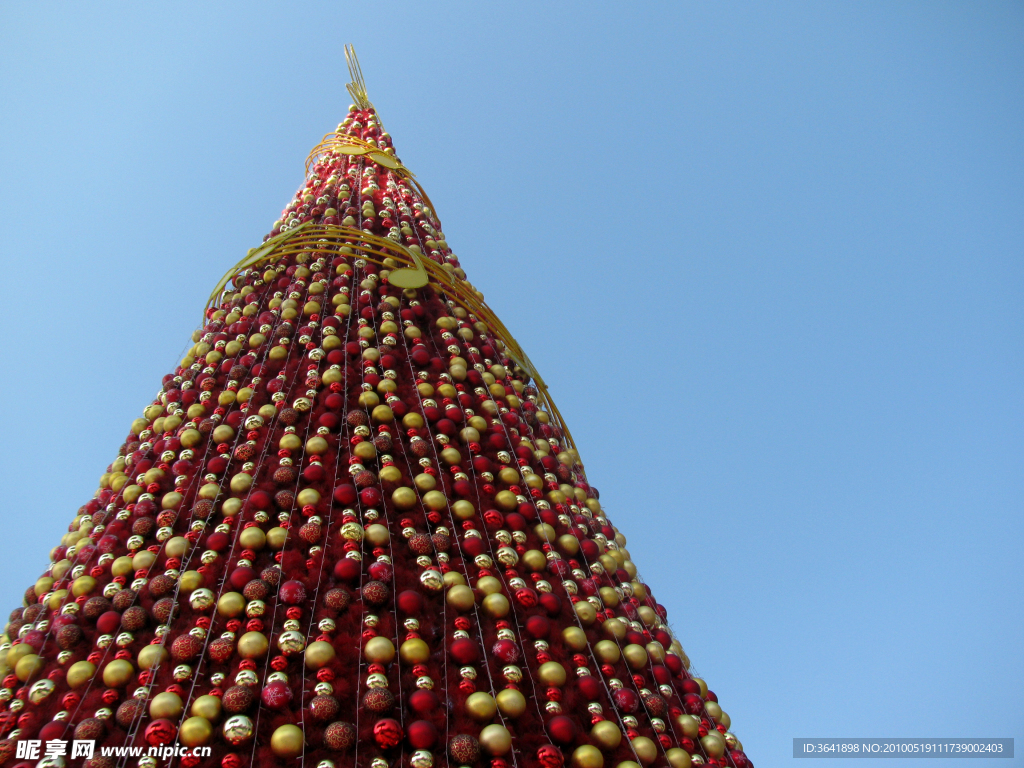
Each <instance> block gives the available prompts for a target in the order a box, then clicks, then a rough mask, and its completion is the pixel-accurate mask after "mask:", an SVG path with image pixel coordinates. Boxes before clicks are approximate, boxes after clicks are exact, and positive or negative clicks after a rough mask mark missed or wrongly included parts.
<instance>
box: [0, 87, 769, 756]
mask: <svg viewBox="0 0 1024 768" xmlns="http://www.w3.org/2000/svg"><path fill="white" fill-rule="evenodd" d="M336 137H337V138H338V140H339V144H338V146H337V147H335V148H334V149H331V148H330V147H328V148H327V150H326V151H323V152H321V153H319V155H318V156H317V157H316V159H315V162H313V163H312V166H311V168H310V172H309V174H308V176H307V179H306V181H305V183H304V185H303V186H302V187H301V188H300V189H299V191H298V192H297V194H296V196H295V198H294V199H293V200H292V201H291V202H290V203H289V204H288V206H287V207H286V208H285V210H284V212H283V214H282V216H281V219H280V220H279V221H277V222H275V224H274V227H273V229H272V231H271V232H270V234H269V235H268V236H267V239H268V240H269V239H270V238H275V237H279V236H281V235H282V234H285V235H286V234H287V233H289V231H290V230H293V229H296V228H298V227H300V226H303V225H307V224H312V225H314V226H317V227H327V228H330V227H335V228H339V229H338V231H342V232H344V233H347V234H346V236H345V237H343V238H337V237H332V238H327V237H325V238H322V239H320V240H319V241H317V240H314V241H313V242H311V243H308V244H307V245H305V246H303V247H301V248H298V249H291V250H287V249H283V250H282V252H281V254H280V255H279V256H277V257H275V258H271V259H268V260H267V261H266V262H265V263H261V264H258V265H254V266H251V267H247V268H245V269H243V270H241V271H240V272H238V273H237V274H236V275H235V276H234V278H233V280H232V281H231V283H232V284H231V285H230V287H229V288H228V289H227V290H226V291H225V292H224V293H223V295H222V296H221V297H220V300H219V302H217V303H216V304H215V305H214V306H212V307H211V308H210V309H209V310H208V311H207V316H206V319H205V324H204V326H203V327H202V328H200V329H199V330H197V331H196V332H195V334H194V335H193V339H192V341H193V346H192V347H191V348H190V349H189V351H188V354H187V355H186V356H185V358H184V359H183V360H182V361H181V363H180V365H179V366H177V367H176V368H175V370H174V371H173V372H172V373H169V374H168V375H166V376H165V377H164V379H163V382H162V386H161V389H160V392H159V393H158V394H157V396H156V397H155V398H154V399H153V401H152V403H150V404H149V405H148V406H146V408H145V409H144V410H143V413H142V416H141V417H140V418H139V419H136V420H135V421H134V422H133V423H132V426H131V432H130V434H129V435H128V436H127V438H126V440H125V442H124V444H123V445H122V446H121V448H120V450H119V452H118V456H117V458H116V459H115V460H114V461H113V463H112V464H111V465H110V466H109V467H108V468H107V471H106V472H104V473H103V475H102V476H101V477H100V482H99V489H98V490H97V492H96V493H95V495H94V497H93V498H92V499H90V500H89V501H88V502H87V503H86V504H85V505H83V506H82V507H81V508H80V509H79V510H78V513H77V515H76V516H75V518H74V520H73V521H72V522H71V524H70V525H69V527H68V533H67V534H65V535H64V536H63V537H62V539H61V542H60V544H59V545H58V546H57V547H55V548H54V549H53V551H52V552H51V553H50V560H51V563H50V565H49V567H48V568H47V570H46V572H45V573H44V574H43V575H42V576H41V577H40V578H39V579H38V580H37V581H36V582H35V583H34V584H33V585H32V586H30V587H29V588H28V589H27V590H26V592H25V600H24V606H23V607H20V608H17V609H15V610H14V611H13V612H12V613H11V615H10V618H9V621H8V623H7V625H6V628H5V633H4V635H3V637H2V638H0V641H2V645H0V675H2V687H0V765H3V766H16V768H27V767H28V766H45V767H47V768H49V767H51V766H52V767H53V768H60V767H61V766H65V765H70V764H82V765H84V766H85V768H121V767H122V766H126V765H129V764H130V765H137V766H139V767H140V768H155V767H156V766H157V764H158V761H157V758H156V757H152V756H149V755H147V754H142V756H135V757H127V756H120V757H115V756H108V755H104V754H101V750H100V749H99V748H98V747H97V749H96V750H95V752H94V754H93V756H92V757H90V758H88V759H85V760H81V759H71V758H69V757H66V756H60V755H54V756H49V757H43V758H42V759H41V760H36V761H19V760H18V759H17V757H16V755H17V742H18V741H19V740H25V739H40V740H44V741H47V740H54V739H64V740H69V739H77V740H94V741H95V742H96V743H97V745H100V746H122V745H138V746H144V747H147V748H148V747H151V746H156V747H159V746H163V745H169V744H180V745H182V746H184V747H187V748H188V749H187V750H181V751H182V752H187V754H175V755H174V756H172V757H171V758H170V760H169V763H168V764H175V763H178V764H180V765H181V766H183V768H197V767H198V766H217V765H219V766H222V768H247V767H248V766H257V765H258V766H277V765H288V764H294V763H295V762H296V761H300V762H301V763H302V764H303V765H307V764H308V765H316V766H318V768H340V767H341V766H356V767H358V768H394V767H397V766H411V767H412V768H441V767H442V766H443V767H444V768H456V767H457V766H465V767H467V768H563V767H564V766H567V765H568V766H572V767H573V768H605V766H608V767H609V768H611V767H612V766H616V767H617V768H641V767H642V768H687V766H691V765H709V766H730V767H731V768H749V767H750V766H751V765H752V764H751V762H750V760H749V759H748V758H747V757H746V755H745V753H744V752H743V748H742V745H741V743H740V742H739V740H738V739H737V738H736V737H735V736H734V735H733V734H732V732H731V731H730V730H729V729H730V727H731V722H730V718H729V716H728V715H727V714H726V713H725V712H724V711H723V710H722V708H721V707H720V706H719V704H718V700H717V697H716V696H715V694H714V693H713V692H711V691H710V690H708V688H707V686H706V684H705V683H704V681H703V680H701V679H699V678H697V677H694V676H693V675H692V674H691V673H690V671H689V668H690V663H689V660H688V658H687V657H686V655H685V653H684V652H683V650H682V647H681V645H680V644H679V641H678V640H677V639H675V637H674V636H673V634H672V631H671V629H670V628H669V627H668V625H667V624H666V621H667V617H666V613H665V610H664V608H663V607H662V606H661V605H660V604H658V603H657V602H656V601H655V599H654V597H653V595H652V593H651V590H650V588H649V587H647V586H646V585H645V584H644V582H643V581H642V580H641V579H640V578H639V576H638V573H637V569H636V566H635V565H634V564H633V562H632V560H631V557H630V555H629V552H628V550H627V549H626V546H625V545H626V539H625V536H624V535H623V534H622V533H621V532H619V530H618V529H617V528H616V527H614V526H613V525H612V524H611V522H610V521H609V520H608V517H607V515H606V514H605V512H604V510H603V509H602V507H601V503H600V501H599V496H598V492H597V490H596V489H595V488H593V487H592V486H591V485H590V484H589V482H588V481H587V478H586V475H585V473H584V470H583V466H582V464H581V463H580V459H579V455H578V454H577V452H576V451H575V449H574V448H573V447H572V445H571V442H570V441H569V439H568V436H567V435H566V434H565V433H564V431H563V430H562V429H560V427H559V426H558V424H557V420H556V419H553V418H552V417H551V415H550V414H549V413H548V412H547V411H546V409H545V407H544V403H543V398H542V397H540V392H539V391H538V389H537V388H536V387H535V386H534V384H533V382H531V380H530V377H529V374H528V373H527V372H526V371H524V370H523V369H522V368H521V367H520V366H519V365H517V364H516V362H515V361H514V359H513V358H512V357H511V356H510V354H509V351H508V350H507V348H506V345H505V344H503V343H502V341H501V338H500V335H499V334H497V333H496V331H495V329H494V328H491V327H489V326H488V324H487V323H486V322H484V321H483V320H482V319H481V317H479V316H477V315H476V314H474V313H473V312H471V311H467V309H466V308H465V307H463V306H461V305H460V304H459V302H456V301H454V300H453V299H452V297H451V295H450V293H449V292H446V287H445V285H443V284H439V283H437V282H431V283H429V284H428V285H426V286H425V287H423V288H421V289H410V288H405V289H403V288H400V287H398V286H396V285H394V284H392V283H391V282H390V281H389V274H390V273H391V272H393V271H395V270H397V269H399V268H401V267H403V266H404V265H402V264H400V263H399V262H397V261H396V260H394V259H389V258H384V259H383V260H375V259H371V258H367V257H366V253H367V247H365V246H366V243H364V242H363V241H362V240H361V239H360V233H363V235H364V236H365V237H367V238H370V237H376V238H386V239H387V240H388V241H390V242H393V243H395V244H397V245H400V246H402V247H403V248H405V249H406V250H407V251H408V252H411V253H414V254H416V255H418V256H420V257H422V258H423V259H430V260H432V261H433V262H434V263H436V264H437V265H439V266H440V267H441V268H443V269H444V270H445V271H446V272H447V274H448V275H449V276H450V277H451V280H452V281H453V284H454V282H455V281H460V282H461V283H463V284H465V285H467V286H468V285H469V284H468V283H465V280H466V275H465V273H464V271H463V270H462V267H461V266H460V263H459V260H458V258H457V257H456V256H455V255H454V254H453V253H452V251H451V249H450V248H449V247H448V243H447V241H446V239H445V236H444V233H443V232H442V229H441V225H440V223H439V221H438V220H437V218H436V215H435V213H434V211H433V210H432V208H431V207H430V205H429V201H427V200H426V199H425V197H424V196H423V195H422V194H421V192H420V190H419V188H418V186H417V185H415V184H413V183H412V182H411V180H410V177H409V175H408V173H407V172H405V171H404V167H402V166H401V165H400V163H398V162H397V158H396V157H395V154H394V149H393V146H392V142H391V137H390V136H389V135H388V134H387V133H385V132H384V131H383V129H382V126H381V123H380V120H379V118H378V116H377V114H376V112H375V111H374V109H373V107H372V105H369V104H368V103H365V104H357V105H354V106H353V107H352V108H351V110H350V112H349V115H348V117H347V118H346V119H345V120H344V122H342V123H341V124H340V125H339V126H338V129H337V132H336ZM342 139H346V140H347V141H348V142H349V144H352V143H353V142H358V143H359V145H360V146H361V147H371V148H376V150H377V152H378V154H376V155H374V154H372V153H368V152H365V151H362V152H352V151H350V150H346V148H345V147H346V146H347V145H346V144H345V142H344V141H342ZM375 158H377V159H375ZM378 160H379V161H378ZM378 261H379V262H380V263H378ZM202 747H208V748H209V749H208V750H207V751H202V750H199V751H193V750H194V749H195V748H202Z"/></svg>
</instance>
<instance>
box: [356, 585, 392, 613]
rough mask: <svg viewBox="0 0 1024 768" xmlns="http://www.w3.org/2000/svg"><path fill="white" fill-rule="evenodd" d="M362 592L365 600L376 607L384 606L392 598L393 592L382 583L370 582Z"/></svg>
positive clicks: (364, 586)
mask: <svg viewBox="0 0 1024 768" xmlns="http://www.w3.org/2000/svg"><path fill="white" fill-rule="evenodd" d="M361 591H362V595H363V600H364V601H366V602H367V603H369V604H370V605H372V606H374V607H379V606H382V605H384V604H385V603H386V602H387V601H388V599H389V598H390V597H391V590H390V589H388V586H387V585H386V584H384V583H383V582H381V581H368V582H366V583H365V584H364V585H363V588H362V590H361Z"/></svg>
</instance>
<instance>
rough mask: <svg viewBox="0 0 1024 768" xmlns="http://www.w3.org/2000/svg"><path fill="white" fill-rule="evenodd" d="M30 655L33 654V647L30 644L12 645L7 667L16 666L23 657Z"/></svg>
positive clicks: (8, 653) (8, 654) (8, 652)
mask: <svg viewBox="0 0 1024 768" xmlns="http://www.w3.org/2000/svg"><path fill="white" fill-rule="evenodd" d="M30 653H32V646H31V645H29V644H28V643H18V644H17V645H12V646H11V648H10V650H8V651H7V666H8V667H13V666H16V665H17V663H18V661H19V660H20V659H21V658H22V657H24V656H28V655H29V654H30Z"/></svg>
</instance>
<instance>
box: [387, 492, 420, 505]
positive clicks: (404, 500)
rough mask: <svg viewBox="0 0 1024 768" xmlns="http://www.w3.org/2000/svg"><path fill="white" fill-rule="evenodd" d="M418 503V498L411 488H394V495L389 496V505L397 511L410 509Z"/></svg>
mask: <svg viewBox="0 0 1024 768" xmlns="http://www.w3.org/2000/svg"><path fill="white" fill-rule="evenodd" d="M418 501H419V497H418V496H417V495H416V491H414V490H413V489H412V488H407V487H404V486H403V487H402V488H396V489H395V491H394V493H392V494H391V503H392V504H394V505H395V507H396V508H397V509H412V508H413V507H415V506H416V503H417V502H418Z"/></svg>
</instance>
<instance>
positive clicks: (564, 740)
mask: <svg viewBox="0 0 1024 768" xmlns="http://www.w3.org/2000/svg"><path fill="white" fill-rule="evenodd" d="M548 734H549V735H550V736H551V740H552V741H554V742H555V743H557V744H571V743H572V741H573V739H575V738H576V724H575V723H574V722H573V721H572V720H571V719H570V718H568V717H566V716H565V715H557V716H555V717H553V718H551V719H550V720H549V721H548Z"/></svg>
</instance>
